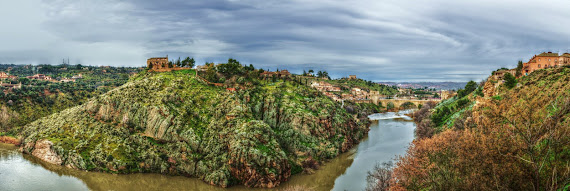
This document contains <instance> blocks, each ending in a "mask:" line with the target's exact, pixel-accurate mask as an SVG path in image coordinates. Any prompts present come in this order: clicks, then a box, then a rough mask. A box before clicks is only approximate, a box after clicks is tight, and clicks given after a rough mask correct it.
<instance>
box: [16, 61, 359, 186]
mask: <svg viewBox="0 0 570 191" xmlns="http://www.w3.org/2000/svg"><path fill="white" fill-rule="evenodd" d="M192 72H193V71H191V70H180V71H173V72H164V73H148V74H147V75H146V76H144V77H141V78H139V79H133V80H132V81H131V82H128V83H127V84H125V85H123V86H121V87H119V88H117V89H114V90H111V91H109V92H107V93H106V94H104V95H102V96H99V97H95V98H93V99H91V100H89V101H88V102H87V103H85V104H83V105H80V106H76V107H73V108H70V109H67V110H64V111H62V112H60V113H57V114H54V115H51V116H48V117H45V118H42V119H40V120H37V121H35V122H33V123H30V124H28V125H26V126H25V127H24V131H23V133H22V136H23V137H24V144H25V145H26V148H24V150H27V151H28V152H30V153H32V154H33V153H36V155H38V157H40V158H42V159H43V160H49V161H51V162H52V163H55V164H58V163H59V164H61V165H64V166H68V167H72V168H77V169H82V170H90V171H103V172H113V173H136V172H154V173H163V174H171V175H185V176H191V177H197V178H200V179H202V180H204V181H205V182H207V183H209V184H213V185H219V186H222V187H227V186H231V185H235V184H242V185H245V186H249V187H275V186H278V185H279V184H280V183H281V182H283V181H286V180H287V179H288V178H289V177H290V176H291V174H295V173H300V172H303V170H304V168H305V165H303V161H306V160H307V159H308V158H311V159H315V161H316V162H322V161H324V160H326V159H330V158H333V157H336V156H337V155H338V154H340V153H341V152H344V151H347V150H348V149H350V148H351V147H352V146H353V145H355V144H356V143H358V141H359V140H360V139H362V138H363V137H364V136H365V135H366V133H367V131H368V126H367V125H368V124H369V121H367V120H360V119H357V118H355V116H354V115H353V114H350V113H347V112H346V111H345V109H344V108H342V107H341V105H340V103H337V102H335V101H332V100H331V99H329V98H328V97H326V96H324V95H320V94H319V93H318V92H317V91H316V90H314V89H312V88H309V87H306V86H302V85H300V84H295V83H296V82H294V81H284V82H283V81H281V82H277V83H275V84H274V85H259V86H257V87H253V88H251V89H248V90H241V91H236V92H227V91H226V90H225V89H223V88H220V87H215V86H209V85H207V84H204V83H202V82H201V81H199V80H198V79H196V77H195V74H194V73H192ZM267 86H271V87H267ZM228 116H229V117H228ZM44 140H52V141H53V144H52V143H51V142H45V141H44ZM38 144H40V145H41V146H39V147H38ZM53 151H56V152H53ZM56 153H57V155H56ZM58 155H59V158H58V157H57V156H58ZM34 156H35V155H34ZM313 166H314V165H313Z"/></svg>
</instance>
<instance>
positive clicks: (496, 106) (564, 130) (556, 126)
mask: <svg viewBox="0 0 570 191" xmlns="http://www.w3.org/2000/svg"><path fill="white" fill-rule="evenodd" d="M511 83H516V81H515V82H513V81H512V79H509V82H508V83H500V82H497V81H492V80H488V81H486V82H485V83H484V84H483V85H482V86H481V87H479V88H477V89H476V90H475V91H474V92H472V93H471V94H468V95H466V96H465V97H463V98H460V97H455V98H452V99H449V100H447V101H444V102H442V103H440V104H439V105H437V106H434V107H431V105H430V106H428V107H429V108H427V109H426V108H422V109H421V110H420V111H418V112H417V113H416V114H415V120H416V122H418V124H417V125H418V126H417V129H416V136H417V138H416V140H414V142H413V143H412V145H411V146H410V147H409V149H408V151H407V154H406V155H405V156H404V157H401V158H400V159H399V161H398V162H397V164H396V166H395V167H393V169H392V168H391V167H386V168H380V169H382V170H383V171H378V170H377V171H375V172H379V173H385V174H386V173H388V174H389V176H390V181H389V183H390V186H389V187H390V189H392V190H402V189H406V190H426V189H428V190H559V189H560V190H563V189H568V187H569V185H570V163H569V161H570V136H568V135H569V133H570V99H569V97H570V69H569V68H553V69H544V70H538V71H535V72H533V73H532V74H530V75H529V76H525V77H521V78H520V79H518V85H513V84H511ZM482 87H484V88H483V89H481V88H482ZM461 100H465V101H461ZM386 169H388V170H386ZM373 181H376V180H373ZM377 182H378V181H376V183H377ZM384 182H385V180H384ZM378 185H382V184H378ZM372 188H374V186H372Z"/></svg>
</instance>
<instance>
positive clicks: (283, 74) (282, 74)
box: [259, 70, 291, 78]
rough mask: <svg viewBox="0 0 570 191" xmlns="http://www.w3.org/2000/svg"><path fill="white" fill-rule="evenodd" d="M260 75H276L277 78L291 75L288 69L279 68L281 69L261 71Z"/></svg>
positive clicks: (265, 76)
mask: <svg viewBox="0 0 570 191" xmlns="http://www.w3.org/2000/svg"><path fill="white" fill-rule="evenodd" d="M259 75H260V76H261V77H264V78H267V77H273V76H275V77H278V78H285V77H289V76H291V73H289V71H287V70H281V71H277V72H269V71H266V72H262V73H261V74H259Z"/></svg>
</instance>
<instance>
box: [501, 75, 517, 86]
mask: <svg viewBox="0 0 570 191" xmlns="http://www.w3.org/2000/svg"><path fill="white" fill-rule="evenodd" d="M504 79H505V86H507V88H509V89H511V88H513V87H515V86H516V85H517V79H516V78H515V76H513V75H512V74H511V73H506V74H505V76H504Z"/></svg>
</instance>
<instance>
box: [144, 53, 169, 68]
mask: <svg viewBox="0 0 570 191" xmlns="http://www.w3.org/2000/svg"><path fill="white" fill-rule="evenodd" d="M146 67H147V68H148V69H151V70H161V69H169V68H171V67H170V66H169V65H168V56H166V57H156V58H149V59H148V60H146Z"/></svg>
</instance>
